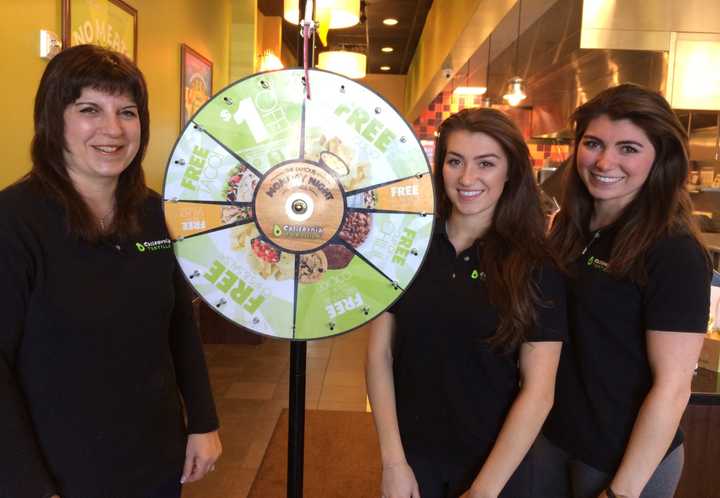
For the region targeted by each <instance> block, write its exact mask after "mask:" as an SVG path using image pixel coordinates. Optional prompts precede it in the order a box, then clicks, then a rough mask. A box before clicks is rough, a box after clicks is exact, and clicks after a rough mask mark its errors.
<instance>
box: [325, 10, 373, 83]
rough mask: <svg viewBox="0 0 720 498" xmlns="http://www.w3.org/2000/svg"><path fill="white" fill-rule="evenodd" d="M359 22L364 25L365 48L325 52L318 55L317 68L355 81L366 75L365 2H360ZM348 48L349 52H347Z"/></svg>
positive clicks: (367, 45)
mask: <svg viewBox="0 0 720 498" xmlns="http://www.w3.org/2000/svg"><path fill="white" fill-rule="evenodd" d="M361 5H362V7H361V12H360V22H361V23H363V24H365V46H364V47H363V46H359V47H358V46H351V47H346V46H340V49H339V50H327V51H325V52H320V54H318V64H317V67H319V68H320V69H326V70H328V71H332V72H334V73H338V74H342V75H344V76H347V77H348V78H352V79H355V80H358V79H361V78H364V77H365V75H366V74H367V55H366V54H367V53H369V47H370V34H369V31H368V22H367V2H362V4H361ZM348 48H350V49H351V50H348Z"/></svg>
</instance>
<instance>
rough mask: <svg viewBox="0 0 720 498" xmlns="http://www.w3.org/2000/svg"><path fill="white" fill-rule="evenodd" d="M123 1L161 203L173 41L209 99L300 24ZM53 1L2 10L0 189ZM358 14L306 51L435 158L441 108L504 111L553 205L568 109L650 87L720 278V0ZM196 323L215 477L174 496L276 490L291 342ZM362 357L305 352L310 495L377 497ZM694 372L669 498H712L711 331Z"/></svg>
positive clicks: (490, 2) (259, 6) (239, 8)
mask: <svg viewBox="0 0 720 498" xmlns="http://www.w3.org/2000/svg"><path fill="white" fill-rule="evenodd" d="M125 1H126V3H127V4H128V5H130V6H132V7H133V8H134V9H136V10H137V14H138V23H137V62H138V65H139V66H140V68H141V70H142V71H143V72H144V73H145V75H146V78H147V81H148V86H149V90H150V110H151V115H152V121H151V123H152V124H151V143H150V148H149V150H148V153H147V155H146V160H145V169H146V175H147V178H148V182H149V184H150V186H151V187H152V188H153V189H155V190H158V191H160V190H161V189H162V180H163V174H164V169H165V165H166V163H167V161H168V155H169V153H170V151H171V149H172V147H173V144H174V142H175V140H176V139H177V136H178V134H179V131H180V129H181V128H180V110H179V105H178V104H179V102H180V101H181V95H180V92H181V90H180V85H179V74H180V70H181V67H180V57H179V55H180V44H182V43H185V44H188V45H190V46H192V47H193V48H194V49H195V50H196V51H197V52H199V53H200V54H202V55H203V56H205V57H207V58H208V59H209V60H211V61H212V63H213V80H212V89H211V90H212V92H211V93H213V94H214V93H217V92H218V91H220V90H221V89H222V88H224V87H225V86H226V85H228V84H229V83H231V82H233V81H236V80H238V79H241V78H243V77H245V76H248V75H249V74H252V73H254V72H256V71H259V70H261V69H263V68H264V67H267V66H264V64H267V61H268V60H271V59H272V60H273V61H274V60H275V59H277V62H279V63H281V64H283V65H284V67H293V66H295V65H296V64H297V60H296V57H295V54H296V53H297V43H298V27H297V26H296V25H293V24H291V23H289V22H288V21H286V20H284V19H283V14H284V10H285V6H284V2H283V0H176V1H169V0H125ZM62 3H63V2H62V0H31V1H30V2H28V1H26V0H3V1H2V2H0V18H2V19H3V20H4V21H5V22H4V23H3V27H2V29H0V61H2V63H0V64H2V69H3V74H4V75H5V76H4V77H3V78H2V79H0V92H2V94H3V95H5V99H4V106H3V111H4V116H5V119H3V120H0V134H1V135H2V136H3V137H4V146H3V152H2V154H3V167H2V168H0V188H4V187H5V186H7V185H9V184H11V183H12V182H13V181H15V180H17V179H18V178H19V177H20V176H22V175H23V174H24V173H25V172H26V171H27V170H28V169H29V164H30V163H29V144H30V139H31V137H32V101H33V97H34V92H35V89H36V87H37V83H38V81H39V78H40V75H41V73H42V70H43V69H44V67H45V65H46V63H47V62H46V60H43V59H41V58H40V57H39V56H38V37H39V32H40V30H41V29H45V30H51V31H55V32H58V33H59V32H60V31H61V11H62ZM295 3H297V2H295ZM360 3H361V13H362V15H361V18H360V21H361V22H360V23H359V24H357V25H355V26H353V27H350V28H346V29H338V30H331V31H330V34H329V38H328V46H327V47H320V46H319V47H318V51H319V52H322V51H324V50H331V49H332V50H342V51H346V52H353V53H357V54H362V55H364V56H365V57H366V60H365V65H364V73H365V76H364V77H362V78H361V79H359V80H358V81H359V82H360V83H363V84H365V85H367V86H369V87H370V88H372V89H373V90H375V91H376V92H377V93H379V94H380V95H381V96H383V97H384V98H385V99H386V100H388V101H389V102H390V103H391V104H393V105H394V106H395V107H396V108H397V109H398V111H399V112H400V113H401V114H402V115H403V116H404V117H405V118H406V120H407V121H408V122H409V123H411V124H412V125H413V128H414V130H415V133H416V135H417V136H418V138H419V139H420V140H421V143H422V144H423V146H424V148H425V150H426V152H427V153H428V155H429V156H430V157H431V156H432V152H433V140H434V137H435V132H436V130H437V127H438V126H439V125H440V123H441V122H442V120H443V119H445V118H446V117H447V116H449V115H450V114H451V113H453V112H456V111H458V110H460V109H463V108H466V107H470V106H492V107H494V108H498V109H501V110H503V111H505V112H507V113H508V114H510V115H511V116H512V117H513V119H514V120H515V121H516V122H517V124H518V125H519V126H520V128H521V129H522V131H523V133H524V135H525V137H526V139H527V141H528V144H529V146H530V150H531V154H532V158H533V165H534V167H535V169H536V173H537V177H538V180H539V181H540V182H541V183H542V187H543V190H544V191H545V193H546V196H547V204H548V207H552V206H554V201H553V199H559V177H560V170H561V169H562V166H563V164H564V163H565V161H566V159H568V157H569V155H570V154H571V151H572V143H571V131H570V129H569V128H568V116H569V115H570V113H571V112H572V110H573V109H574V108H575V107H576V106H577V105H579V104H582V103H583V102H585V101H587V100H588V99H590V98H592V97H593V96H595V95H597V94H598V93H599V92H600V91H602V90H603V89H605V88H608V87H610V86H614V85H617V84H619V83H623V82H634V83H638V84H641V85H645V86H647V87H649V88H653V89H656V90H658V91H660V92H662V93H663V94H664V95H665V96H666V98H667V99H668V101H669V102H670V103H671V105H672V107H673V109H675V111H676V113H677V115H678V117H679V118H680V120H681V122H682V123H683V125H684V126H686V128H687V130H688V133H689V136H690V156H691V157H690V159H691V165H692V172H691V174H690V177H689V179H688V180H689V181H688V188H689V189H690V191H691V193H692V200H693V204H694V209H695V212H696V215H697V219H698V221H699V222H700V225H701V227H702V230H703V240H704V241H705V242H706V244H707V246H708V248H709V250H710V251H711V253H712V254H713V258H714V264H715V267H716V268H720V1H719V0H682V1H680V0H642V1H641V0H584V1H583V0H434V1H433V0H367V1H363V2H360ZM271 55H272V56H273V57H274V59H273V58H272V57H270V56H271ZM509 87H510V88H509ZM521 93H524V94H525V98H521V96H522V95H521ZM506 96H507V97H506ZM513 104H514V105H513ZM716 296H718V297H716V302H715V304H714V307H713V309H712V314H713V315H715V316H716V315H717V314H718V311H720V310H718V306H719V305H718V303H717V299H720V292H718V293H717V294H716ZM196 318H197V321H198V323H199V325H200V329H201V332H202V334H203V339H204V342H205V345H206V354H207V359H208V364H209V368H210V375H211V380H212V383H213V390H214V393H215V397H216V400H217V404H218V409H219V411H220V417H221V423H222V429H221V432H222V437H223V443H224V446H225V454H224V455H223V457H222V459H221V461H220V462H219V464H218V470H217V472H215V473H213V474H211V475H210V476H209V477H208V478H206V479H204V480H203V481H201V482H199V483H195V484H191V485H189V486H187V487H186V490H185V492H184V496H185V497H186V498H187V497H189V498H193V497H203V498H209V497H210V498H212V497H220V496H222V497H232V498H244V497H246V496H250V497H255V498H271V497H275V496H284V482H283V479H284V472H285V467H284V466H285V465H286V458H287V455H286V447H285V446H283V445H285V444H286V442H287V441H286V436H287V414H286V412H285V411H284V410H285V409H286V408H287V405H288V393H289V387H288V377H289V364H288V363H289V362H288V358H289V354H288V351H289V345H288V343H287V342H286V341H281V340H273V339H270V338H262V337H259V336H255V335H252V334H250V333H249V332H247V331H243V330H241V329H239V328H238V327H236V326H234V325H231V324H230V323H229V322H227V321H225V320H224V319H223V318H221V317H220V316H219V315H218V314H216V313H215V312H214V311H213V310H212V309H210V308H209V307H208V306H207V305H205V304H204V303H203V302H201V301H200V300H198V301H197V302H196ZM717 321H718V322H720V319H718V320H717ZM715 326H716V327H718V326H720V324H718V325H715ZM365 345H366V331H365V330H363V329H360V330H358V331H355V332H352V333H349V334H345V335H342V336H339V337H335V338H332V339H327V340H322V341H314V342H311V343H309V344H308V365H307V372H308V375H307V383H306V386H307V396H306V407H307V408H308V410H309V411H308V417H307V433H306V462H305V463H306V474H305V490H306V496H308V497H310V498H323V497H335V496H337V497H343V498H353V497H365V496H377V491H378V490H379V478H380V460H379V453H378V449H377V443H376V437H375V433H374V429H373V426H372V420H371V414H370V413H368V411H369V407H368V404H367V401H366V387H365V380H364V373H363V369H364V367H363V363H364V357H365ZM701 367H702V368H700V369H699V370H698V374H697V375H696V379H695V382H694V385H693V395H692V399H691V405H690V406H689V407H688V410H687V412H686V415H685V417H684V419H683V423H682V425H683V428H684V431H685V433H686V465H685V470H684V474H683V478H682V481H681V484H680V488H679V490H678V493H677V495H676V496H677V497H678V498H720V474H718V472H716V471H713V469H712V467H711V466H710V465H711V462H714V461H716V460H717V459H718V457H720V430H719V429H718V428H719V427H720V375H718V373H717V370H720V333H719V334H716V335H711V334H709V335H708V337H707V339H706V346H705V349H704V351H703V357H702V362H701Z"/></svg>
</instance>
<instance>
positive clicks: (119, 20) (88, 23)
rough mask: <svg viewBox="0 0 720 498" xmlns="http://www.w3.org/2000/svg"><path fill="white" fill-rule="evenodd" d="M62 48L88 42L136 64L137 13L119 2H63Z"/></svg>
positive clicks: (80, 0)
mask: <svg viewBox="0 0 720 498" xmlns="http://www.w3.org/2000/svg"><path fill="white" fill-rule="evenodd" d="M62 16H63V22H62V26H63V29H62V33H63V47H74V46H75V45H83V44H86V43H90V44H93V45H99V46H101V47H105V48H109V49H110V50H115V51H116V52H120V53H122V54H124V55H126V56H128V57H129V58H131V59H132V60H133V61H135V62H137V10H135V9H134V8H133V7H131V6H130V5H128V4H126V3H125V2H123V1H122V0H63V10H62Z"/></svg>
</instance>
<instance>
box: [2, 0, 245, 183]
mask: <svg viewBox="0 0 720 498" xmlns="http://www.w3.org/2000/svg"><path fill="white" fill-rule="evenodd" d="M126 2H127V3H129V4H130V5H132V6H133V7H135V8H136V9H137V10H138V65H139V66H140V69H141V70H142V71H143V73H144V74H145V77H146V79H147V83H148V87H149V92H150V121H151V128H150V147H149V149H148V153H147V156H146V158H145V163H144V165H145V172H146V174H147V179H148V184H149V185H150V187H152V188H154V189H155V190H159V189H161V187H162V179H163V174H164V170H165V163H166V161H167V158H168V155H169V153H170V150H171V149H172V147H173V145H174V143H175V140H176V139H177V137H178V134H179V131H180V43H186V44H188V45H190V46H191V47H192V48H194V49H195V50H196V51H198V52H199V53H201V54H202V55H204V56H206V57H208V58H209V59H211V60H212V61H213V62H214V66H213V88H214V90H215V91H217V90H219V89H221V88H223V87H224V86H226V85H227V84H228V78H229V63H228V61H229V50H230V49H229V44H230V25H231V15H232V11H231V3H230V0H126ZM61 4H62V2H61V1H60V0H31V1H28V0H2V1H1V2H0V19H3V20H5V22H4V23H3V27H2V29H1V30H0V61H2V62H0V68H1V69H2V73H3V77H2V78H0V95H2V96H3V119H2V120H0V137H2V138H3V161H2V167H0V188H2V187H4V186H6V185H8V184H9V183H11V182H13V181H14V180H16V179H18V178H19V177H20V176H22V175H23V174H24V173H26V172H27V171H28V170H29V167H30V155H29V147H30V140H31V139H32V134H33V131H32V108H33V99H34V97H35V90H36V89H37V84H38V82H39V81H40V76H41V75H42V71H43V70H44V68H45V65H46V62H45V61H44V60H42V59H40V57H39V56H38V49H39V36H40V35H39V32H40V29H49V30H52V31H55V32H56V33H57V34H58V35H59V34H60V32H61V29H60V25H61V12H60V5H61ZM10 20H11V21H10Z"/></svg>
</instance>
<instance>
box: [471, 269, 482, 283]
mask: <svg viewBox="0 0 720 498" xmlns="http://www.w3.org/2000/svg"><path fill="white" fill-rule="evenodd" d="M470 278H472V279H473V280H477V279H478V278H479V279H480V280H483V281H484V280H485V272H484V271H481V272H478V271H477V270H473V271H472V273H471V274H470Z"/></svg>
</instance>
